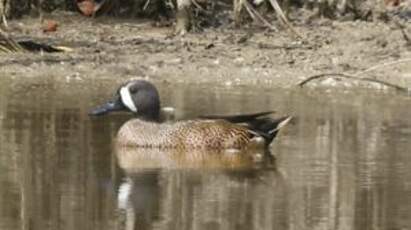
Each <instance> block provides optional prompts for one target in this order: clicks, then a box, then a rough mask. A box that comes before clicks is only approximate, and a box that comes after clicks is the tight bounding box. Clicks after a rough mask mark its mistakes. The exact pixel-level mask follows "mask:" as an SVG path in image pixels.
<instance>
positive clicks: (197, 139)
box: [90, 80, 291, 150]
mask: <svg viewBox="0 0 411 230" xmlns="http://www.w3.org/2000/svg"><path fill="white" fill-rule="evenodd" d="M121 110H125V111H129V112H132V113H134V114H135V115H136V119H132V120H129V121H128V122H126V123H125V124H124V125H123V126H122V127H121V128H120V130H119V132H118V134H117V146H119V145H120V146H132V147H147V148H178V149H216V150H226V149H227V150H228V149H230V150H245V149H248V148H264V147H267V146H268V145H269V144H270V143H271V142H272V140H273V139H274V138H275V136H276V135H277V133H278V131H279V130H280V128H282V127H283V126H284V125H286V124H287V123H288V122H289V121H290V120H291V117H290V116H285V117H281V118H278V119H273V118H270V117H267V116H268V115H270V114H272V113H273V112H271V111H270V112H262V113H255V114H247V115H235V116H204V117H200V118H198V119H195V120H186V121H177V122H175V123H162V122H160V97H159V94H158V91H157V89H156V88H155V86H154V85H153V84H151V83H150V82H147V81H144V80H133V81H130V82H128V83H126V84H124V85H122V86H121V87H120V88H119V89H118V90H117V93H116V94H115V95H114V98H113V99H112V100H110V101H109V102H108V103H106V104H104V105H102V106H100V107H98V108H96V109H94V110H92V111H91V112H90V115H103V114H106V113H109V112H112V111H121Z"/></svg>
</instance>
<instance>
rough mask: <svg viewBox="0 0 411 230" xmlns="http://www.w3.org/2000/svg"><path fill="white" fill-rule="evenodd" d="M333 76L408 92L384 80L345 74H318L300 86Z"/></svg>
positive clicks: (302, 82) (299, 84)
mask: <svg viewBox="0 0 411 230" xmlns="http://www.w3.org/2000/svg"><path fill="white" fill-rule="evenodd" d="M332 76H336V77H340V78H346V79H351V80H357V81H365V82H372V83H378V84H381V85H385V86H388V87H391V88H394V89H396V90H398V91H402V92H408V88H405V87H402V86H399V85H395V84H392V83H389V82H385V81H382V80H378V79H373V78H361V77H357V76H355V75H348V74H343V73H323V74H317V75H314V76H311V77H309V78H307V79H305V80H303V81H301V82H299V83H298V86H300V87H303V86H304V85H305V84H307V83H308V82H310V81H312V80H315V79H319V78H324V77H332Z"/></svg>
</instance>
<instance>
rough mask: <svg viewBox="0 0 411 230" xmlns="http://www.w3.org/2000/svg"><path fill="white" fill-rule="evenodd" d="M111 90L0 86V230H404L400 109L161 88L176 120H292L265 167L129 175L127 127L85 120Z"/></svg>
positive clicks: (366, 96) (408, 134) (407, 187)
mask: <svg viewBox="0 0 411 230" xmlns="http://www.w3.org/2000/svg"><path fill="white" fill-rule="evenodd" d="M119 83H120V82H119V81H115V82H114V81H109V80H105V81H101V82H99V83H96V82H93V81H90V82H87V81H86V82H85V81H68V82H67V83H62V82H59V81H55V80H54V78H53V77H45V78H44V79H26V80H25V81H21V80H19V79H12V78H6V77H3V78H2V79H0V229H32V230H36V229H39V230H44V229H53V230H55V229H67V230H82V229H84V230H89V229H222V230H223V229H224V230H225V229H295V230H302V229H358V230H364V229H411V219H410V218H409V213H411V179H410V178H411V153H410V151H409V149H410V147H411V110H410V105H411V100H410V98H407V97H402V96H398V95H394V94H390V93H373V92H363V91H357V92H338V93H337V92H336V93H324V92H315V91H310V90H304V91H301V90H281V89H275V88H270V87H268V86H263V87H240V86H238V87H236V86H230V87H225V86H217V87H215V86H212V85H186V84H170V83H161V82H157V83H158V85H159V89H160V93H161V96H162V99H163V105H167V106H174V107H176V109H177V111H178V112H177V117H178V118H192V117H195V116H197V115H200V114H213V113H214V114H215V113H217V114H224V113H240V112H254V111H263V110H267V109H275V110H276V111H279V112H278V113H279V115H281V114H292V115H294V116H296V119H295V122H294V123H293V124H291V125H290V126H288V127H286V129H284V130H283V131H282V132H281V133H280V134H279V136H278V138H277V139H276V140H275V141H274V143H273V145H272V146H271V149H270V150H271V152H272V153H273V154H274V155H275V156H276V157H275V161H274V162H271V163H269V164H267V165H263V166H261V165H260V166H256V167H249V168H241V169H237V170H234V169H222V168H202V169H199V168H190V169H184V168H180V169H175V168H174V169H169V168H160V169H154V170H138V169H136V170H131V171H130V170H128V171H125V170H122V169H121V168H120V167H119V165H118V164H117V162H116V160H115V159H116V156H115V155H114V154H113V151H112V148H111V141H112V139H113V137H114V136H115V134H116V131H117V130H118V128H119V127H120V126H121V124H122V123H123V122H124V121H125V120H127V119H129V117H128V116H126V115H114V116H109V117H104V118H99V119H90V118H89V117H88V116H87V112H88V110H89V109H90V108H91V107H93V106H95V105H97V104H99V103H101V102H103V101H104V100H105V99H107V98H109V96H110V95H111V94H112V92H113V91H114V89H115V88H116V86H117V85H118V84H119Z"/></svg>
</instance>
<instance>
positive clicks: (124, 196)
mask: <svg viewBox="0 0 411 230" xmlns="http://www.w3.org/2000/svg"><path fill="white" fill-rule="evenodd" d="M130 193H131V183H130V181H128V180H127V181H124V182H123V183H122V184H121V185H120V187H119V188H118V196H117V202H118V203H117V205H118V208H120V209H126V207H127V203H128V199H129V197H130Z"/></svg>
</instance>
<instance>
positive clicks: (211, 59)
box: [0, 13, 411, 88]
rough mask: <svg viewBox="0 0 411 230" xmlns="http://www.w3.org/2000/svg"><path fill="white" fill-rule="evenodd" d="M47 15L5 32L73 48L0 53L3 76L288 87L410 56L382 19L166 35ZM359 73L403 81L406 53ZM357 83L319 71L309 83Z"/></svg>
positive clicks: (148, 28)
mask: <svg viewBox="0 0 411 230" xmlns="http://www.w3.org/2000/svg"><path fill="white" fill-rule="evenodd" d="M53 17H54V18H53V19H54V20H56V21H57V22H58V23H59V28H58V31H57V32H55V33H47V34H45V33H43V32H42V31H41V25H40V23H39V22H38V20H37V19H33V18H26V19H23V20H19V21H12V22H11V23H10V24H11V31H12V34H13V36H14V37H17V38H34V40H36V41H46V42H48V43H51V44H59V45H66V46H70V47H73V48H74V51H73V52H70V53H57V54H56V53H55V54H48V53H47V54H46V53H45V54H41V55H40V54H27V53H25V54H13V55H11V56H10V55H2V56H0V74H1V75H2V76H3V77H4V76H12V77H13V76H14V77H15V78H26V77H42V76H45V75H48V76H54V77H55V79H57V80H62V81H68V80H87V79H114V78H115V79H118V80H119V81H121V80H124V79H128V78H133V77H147V78H151V79H157V80H161V81H169V82H187V83H217V84H221V85H237V84H238V85H243V84H244V85H245V84H247V85H249V84H251V85H255V84H263V85H264V86H269V87H271V86H279V87H295V85H296V84H297V83H298V82H300V81H301V80H303V79H305V78H307V77H309V76H312V75H315V74H320V73H331V72H332V73H348V74H355V73H358V72H361V71H363V70H366V69H368V68H369V67H372V66H375V65H381V64H384V63H390V62H394V61H398V60H402V59H407V58H411V49H410V47H408V48H407V46H406V41H405V40H404V38H403V35H402V33H401V31H400V30H399V29H398V27H396V26H395V25H391V24H384V23H371V22H361V21H354V22H335V21H330V20H319V21H316V22H314V23H312V24H311V25H306V24H305V25H303V26H296V29H297V30H298V32H299V33H301V34H302V35H303V36H304V37H305V39H304V40H303V41H301V40H300V41H299V40H296V39H295V38H293V37H292V36H290V34H289V33H287V31H280V32H269V31H264V30H261V29H232V28H228V27H225V28H220V29H210V30H206V31H204V32H201V33H193V34H189V35H186V36H185V37H171V36H170V34H171V30H172V28H170V27H153V23H152V22H151V21H144V20H120V19H113V18H98V19H85V18H83V17H79V16H74V15H71V14H67V13H64V14H61V15H59V16H53ZM362 76H364V77H370V78H376V79H380V80H384V81H387V82H391V83H394V84H398V85H401V86H404V87H408V88H410V87H411V61H405V62H402V63H398V64H395V65H388V66H384V67H382V68H377V69H375V70H373V71H369V72H368V73H367V74H365V75H362ZM357 84H358V83H356V82H353V81H350V80H348V81H347V80H343V81H334V80H330V79H324V80H317V81H313V82H312V83H310V84H309V85H310V86H313V85H325V86H327V87H329V86H334V85H342V86H349V87H350V86H356V85H357ZM361 86H363V85H361ZM367 86H368V85H367ZM373 86H377V87H379V86H380V85H378V84H374V85H373Z"/></svg>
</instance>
